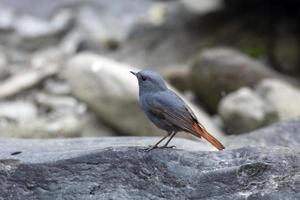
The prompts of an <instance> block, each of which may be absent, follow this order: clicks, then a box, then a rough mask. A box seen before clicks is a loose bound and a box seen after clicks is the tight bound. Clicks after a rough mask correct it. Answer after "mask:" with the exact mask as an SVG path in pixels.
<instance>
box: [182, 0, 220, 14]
mask: <svg viewBox="0 0 300 200" xmlns="http://www.w3.org/2000/svg"><path fill="white" fill-rule="evenodd" d="M180 2H181V3H182V4H183V5H184V7H185V8H186V9H188V10H190V11H191V12H192V13H197V14H202V15H204V14H207V13H210V12H213V11H216V10H219V9H220V8H221V7H222V0H200V1H199V0H180Z"/></svg>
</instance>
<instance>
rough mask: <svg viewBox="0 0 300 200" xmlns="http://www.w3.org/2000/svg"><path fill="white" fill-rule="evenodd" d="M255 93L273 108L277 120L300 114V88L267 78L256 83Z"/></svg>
mask: <svg viewBox="0 0 300 200" xmlns="http://www.w3.org/2000/svg"><path fill="white" fill-rule="evenodd" d="M256 93H257V94H258V95H259V96H260V97H261V98H262V99H263V100H264V101H265V102H266V103H267V104H269V105H271V106H272V107H273V108H274V110H275V112H276V113H277V115H278V117H279V120H286V119H291V118H294V117H298V116H300V106H299V102H300V90H299V89H298V88H296V87H294V86H292V85H291V84H289V83H287V82H284V81H281V80H277V79H276V80H275V79H267V80H264V81H262V82H261V83H259V84H258V85H257V87H256Z"/></svg>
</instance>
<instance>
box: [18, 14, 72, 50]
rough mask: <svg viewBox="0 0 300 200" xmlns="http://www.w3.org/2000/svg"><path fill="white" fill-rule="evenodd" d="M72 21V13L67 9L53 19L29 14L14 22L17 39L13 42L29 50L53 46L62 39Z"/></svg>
mask: <svg viewBox="0 0 300 200" xmlns="http://www.w3.org/2000/svg"><path fill="white" fill-rule="evenodd" d="M72 21H73V16H72V13H71V12H70V11H67V10H64V11H61V12H59V13H58V14H57V15H55V16H54V17H53V18H52V19H51V21H46V20H42V19H39V18H34V17H32V16H29V15H28V16H22V17H19V18H18V19H17V20H16V22H15V24H14V25H15V31H16V34H17V39H16V41H13V42H14V43H15V45H17V46H20V47H21V48H25V49H29V50H32V49H33V50H34V49H37V48H40V47H46V46H53V45H54V44H57V43H58V42H59V41H60V38H61V35H62V34H63V33H64V32H66V31H68V30H69V29H70V27H71V26H72Z"/></svg>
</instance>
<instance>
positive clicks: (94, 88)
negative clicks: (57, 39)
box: [63, 53, 221, 137]
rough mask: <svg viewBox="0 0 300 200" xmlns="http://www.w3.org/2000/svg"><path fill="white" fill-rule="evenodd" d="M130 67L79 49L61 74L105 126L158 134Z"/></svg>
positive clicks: (204, 121) (216, 131) (210, 126)
mask: <svg viewBox="0 0 300 200" xmlns="http://www.w3.org/2000/svg"><path fill="white" fill-rule="evenodd" d="M130 70H133V71H138V69H134V68H131V67H129V66H127V65H124V64H121V63H118V62H116V61H113V60H110V59H107V58H105V57H100V56H97V55H94V54H87V53H83V54H79V55H78V56H75V57H74V58H72V59H71V60H70V61H69V62H68V63H67V65H66V68H65V70H64V73H63V74H64V76H65V77H66V79H67V80H68V82H69V83H70V86H71V89H72V91H73V94H74V95H75V96H76V97H78V98H80V99H81V100H82V101H84V102H86V104H87V105H88V107H89V108H90V110H91V111H93V112H95V113H96V114H97V115H98V116H99V118H100V119H101V120H102V121H103V122H104V123H105V124H106V125H108V126H109V127H112V128H114V129H115V130H117V131H118V132H121V133H125V134H129V135H133V134H141V135H152V134H155V135H157V134H160V133H162V132H161V131H160V130H158V129H157V128H156V127H154V125H152V124H151V123H150V121H149V120H148V119H146V117H145V115H144V113H143V112H142V110H141V108H140V105H139V102H138V84H137V80H136V78H135V77H134V76H132V74H131V73H130V72H129V71H130ZM187 103H189V102H187ZM189 104H190V103H189ZM191 107H192V108H193V110H194V111H195V114H196V115H197V116H198V118H199V121H200V122H201V123H202V124H203V125H204V126H205V127H207V129H208V130H209V131H211V132H213V133H214V134H215V135H216V137H218V136H220V137H221V135H220V133H221V131H220V130H219V129H218V128H217V127H215V126H214V124H213V123H212V122H211V120H210V119H209V117H208V116H207V114H206V113H205V112H203V111H202V110H201V109H198V108H196V107H195V106H193V105H191Z"/></svg>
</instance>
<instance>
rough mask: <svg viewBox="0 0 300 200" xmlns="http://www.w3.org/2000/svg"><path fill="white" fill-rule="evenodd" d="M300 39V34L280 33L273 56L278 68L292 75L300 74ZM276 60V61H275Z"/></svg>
mask: <svg viewBox="0 0 300 200" xmlns="http://www.w3.org/2000/svg"><path fill="white" fill-rule="evenodd" d="M299 44H300V40H299V35H298V34H291V33H285V34H280V36H279V37H278V39H277V40H276V41H275V47H274V49H273V51H272V52H273V56H274V59H275V62H276V63H275V65H276V68H277V70H279V71H281V72H284V73H288V74H290V75H292V76H298V77H299V76H300V70H299V65H300V56H299V55H300V45H299ZM273 62H274V61H273Z"/></svg>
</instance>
